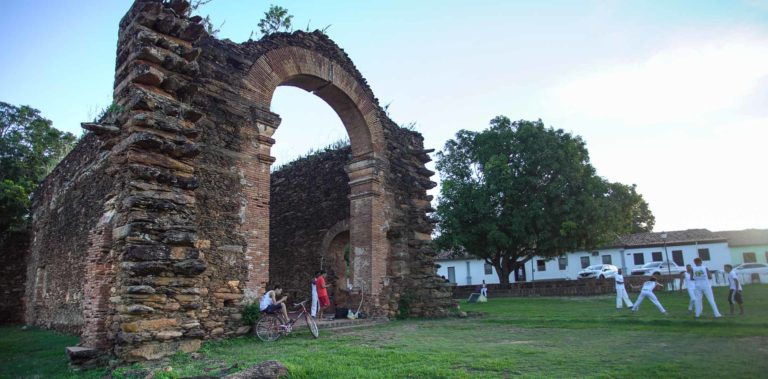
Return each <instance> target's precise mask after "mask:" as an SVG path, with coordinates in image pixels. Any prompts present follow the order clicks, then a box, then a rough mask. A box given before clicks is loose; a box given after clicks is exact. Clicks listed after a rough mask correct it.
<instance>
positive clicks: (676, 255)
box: [672, 250, 685, 266]
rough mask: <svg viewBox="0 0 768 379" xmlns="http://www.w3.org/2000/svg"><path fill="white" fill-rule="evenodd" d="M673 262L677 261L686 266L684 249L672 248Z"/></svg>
mask: <svg viewBox="0 0 768 379" xmlns="http://www.w3.org/2000/svg"><path fill="white" fill-rule="evenodd" d="M672 262H675V263H677V265H678V266H685V263H684V262H683V251H682V250H672Z"/></svg>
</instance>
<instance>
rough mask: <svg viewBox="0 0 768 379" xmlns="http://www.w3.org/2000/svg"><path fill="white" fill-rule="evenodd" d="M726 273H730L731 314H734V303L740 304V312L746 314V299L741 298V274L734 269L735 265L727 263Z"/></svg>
mask: <svg viewBox="0 0 768 379" xmlns="http://www.w3.org/2000/svg"><path fill="white" fill-rule="evenodd" d="M725 273H726V274H728V283H729V290H728V304H729V305H730V306H731V315H733V305H734V304H739V314H740V315H743V314H744V301H743V300H742V299H741V291H742V290H743V288H742V287H741V281H740V280H739V276H738V275H736V271H733V266H731V265H725Z"/></svg>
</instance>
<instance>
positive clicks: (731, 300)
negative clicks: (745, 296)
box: [728, 290, 744, 305]
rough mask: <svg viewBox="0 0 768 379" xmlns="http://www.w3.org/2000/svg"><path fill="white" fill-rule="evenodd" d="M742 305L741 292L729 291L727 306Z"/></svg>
mask: <svg viewBox="0 0 768 379" xmlns="http://www.w3.org/2000/svg"><path fill="white" fill-rule="evenodd" d="M737 303H738V304H744V301H743V300H741V291H736V290H730V291H728V304H731V305H733V304H737Z"/></svg>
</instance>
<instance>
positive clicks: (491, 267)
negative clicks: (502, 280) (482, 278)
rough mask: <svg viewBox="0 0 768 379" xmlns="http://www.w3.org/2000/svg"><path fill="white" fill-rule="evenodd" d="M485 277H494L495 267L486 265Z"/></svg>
mask: <svg viewBox="0 0 768 379" xmlns="http://www.w3.org/2000/svg"><path fill="white" fill-rule="evenodd" d="M485 275H493V266H491V265H489V264H487V263H486V264H485Z"/></svg>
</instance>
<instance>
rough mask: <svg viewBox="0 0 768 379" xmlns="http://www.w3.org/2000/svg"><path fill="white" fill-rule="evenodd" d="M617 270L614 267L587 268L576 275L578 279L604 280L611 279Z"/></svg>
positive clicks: (595, 266)
mask: <svg viewBox="0 0 768 379" xmlns="http://www.w3.org/2000/svg"><path fill="white" fill-rule="evenodd" d="M618 271H619V269H618V268H617V267H616V266H614V265H594V266H589V267H587V268H585V269H583V270H581V271H579V273H578V274H577V276H576V277H577V278H579V279H606V278H613V277H614V276H616V273H617V272H618Z"/></svg>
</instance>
